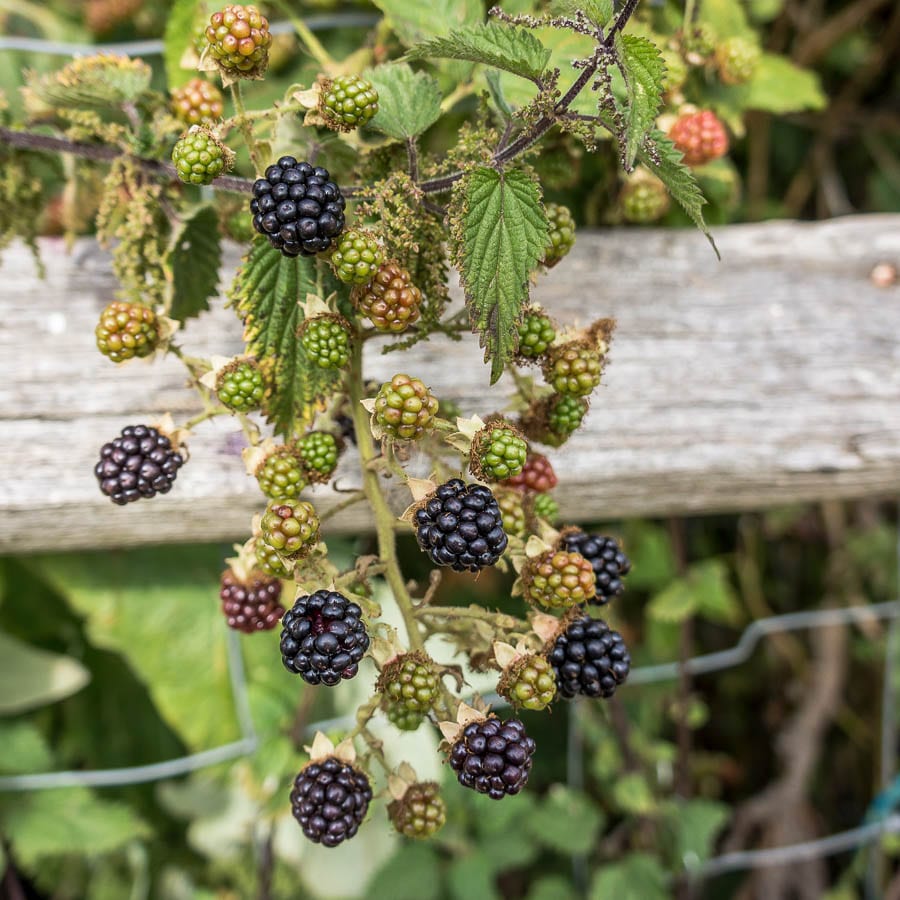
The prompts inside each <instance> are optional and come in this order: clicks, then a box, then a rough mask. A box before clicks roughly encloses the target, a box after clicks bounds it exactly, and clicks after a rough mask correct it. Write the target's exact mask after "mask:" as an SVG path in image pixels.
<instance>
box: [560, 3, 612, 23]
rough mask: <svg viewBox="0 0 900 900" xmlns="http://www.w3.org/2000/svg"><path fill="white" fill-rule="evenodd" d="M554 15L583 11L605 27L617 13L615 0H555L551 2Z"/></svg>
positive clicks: (568, 14) (593, 20) (570, 14)
mask: <svg viewBox="0 0 900 900" xmlns="http://www.w3.org/2000/svg"><path fill="white" fill-rule="evenodd" d="M550 12H551V13H552V14H553V15H554V16H574V15H575V13H576V12H583V13H584V14H585V15H586V16H587V17H588V19H589V20H590V21H591V22H593V23H594V25H599V26H600V27H601V28H605V27H606V26H607V24H608V23H609V21H610V20H611V19H612V17H613V15H614V14H615V7H614V5H613V0H554V2H552V3H551V4H550Z"/></svg>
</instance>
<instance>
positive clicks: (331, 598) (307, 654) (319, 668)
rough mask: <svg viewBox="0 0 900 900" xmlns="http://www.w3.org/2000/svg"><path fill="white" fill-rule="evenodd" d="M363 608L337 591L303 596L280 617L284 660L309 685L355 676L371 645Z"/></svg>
mask: <svg viewBox="0 0 900 900" xmlns="http://www.w3.org/2000/svg"><path fill="white" fill-rule="evenodd" d="M361 615H362V610H361V609H360V608H359V606H357V605H356V604H355V603H352V602H351V601H350V600H348V599H347V598H346V597H345V596H344V595H343V594H339V593H337V592H336V591H327V590H322V591H316V592H315V593H314V594H309V595H301V596H299V597H298V598H297V600H296V601H295V603H294V605H293V607H292V608H291V609H289V610H288V611H287V612H286V613H285V614H284V618H283V619H282V620H281V626H282V629H283V630H282V632H281V661H282V662H283V663H284V667H285V668H286V669H287V670H288V671H289V672H295V673H296V674H298V675H299V676H300V677H301V678H302V679H303V680H304V681H305V682H307V683H308V684H327V685H335V684H338V683H339V682H340V681H341V679H342V678H353V677H354V676H355V675H356V674H357V672H358V671H359V661H360V660H361V659H362V658H363V656H364V655H365V652H366V650H368V648H369V635H368V634H366V627H365V625H363V623H362V621H361V620H360V616H361Z"/></svg>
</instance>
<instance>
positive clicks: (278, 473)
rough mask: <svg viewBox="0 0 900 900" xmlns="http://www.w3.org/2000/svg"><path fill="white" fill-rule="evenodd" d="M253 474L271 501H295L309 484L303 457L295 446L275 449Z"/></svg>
mask: <svg viewBox="0 0 900 900" xmlns="http://www.w3.org/2000/svg"><path fill="white" fill-rule="evenodd" d="M253 474H254V475H255V476H256V480H257V481H258V482H259V487H260V490H261V491H262V492H263V493H264V494H265V495H266V496H267V497H268V498H269V499H271V500H293V499H294V498H295V497H299V496H300V491H302V490H303V488H305V487H306V486H307V485H308V484H309V477H308V476H307V472H306V466H305V464H304V462H303V457H302V456H301V455H300V451H299V450H298V449H297V448H296V447H295V446H294V445H293V444H279V445H278V446H277V447H274V448H273V449H272V450H271V451H270V452H269V453H268V454H267V455H266V456H265V457H264V458H263V460H262V462H261V463H260V464H259V465H258V466H257V467H256V470H255V471H254V473H253Z"/></svg>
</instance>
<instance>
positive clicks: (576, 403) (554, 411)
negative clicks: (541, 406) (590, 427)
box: [545, 394, 588, 444]
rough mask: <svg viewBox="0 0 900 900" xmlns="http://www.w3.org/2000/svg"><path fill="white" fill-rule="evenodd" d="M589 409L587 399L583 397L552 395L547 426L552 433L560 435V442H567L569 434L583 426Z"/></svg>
mask: <svg viewBox="0 0 900 900" xmlns="http://www.w3.org/2000/svg"><path fill="white" fill-rule="evenodd" d="M587 410H588V405H587V401H586V400H584V399H583V398H582V397H573V396H571V395H568V394H557V395H556V396H554V397H551V398H550V403H549V404H548V406H547V427H548V428H549V430H550V434H551V435H553V436H554V437H558V438H559V439H560V440H559V443H560V444H563V443H565V441H566V439H567V438H568V437H569V435H570V434H572V433H573V432H575V431H577V430H578V428H579V427H580V426H581V423H582V421H583V420H584V416H585V413H586V412H587ZM545 443H546V442H545Z"/></svg>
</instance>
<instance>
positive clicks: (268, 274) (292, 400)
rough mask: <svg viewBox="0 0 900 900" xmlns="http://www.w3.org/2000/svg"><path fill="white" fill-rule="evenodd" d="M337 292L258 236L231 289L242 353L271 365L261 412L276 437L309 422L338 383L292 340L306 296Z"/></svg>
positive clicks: (308, 264)
mask: <svg viewBox="0 0 900 900" xmlns="http://www.w3.org/2000/svg"><path fill="white" fill-rule="evenodd" d="M319 266H321V268H318V267H319ZM342 287H343V286H342V285H340V284H339V283H338V282H337V281H336V280H335V278H334V276H333V275H331V273H330V270H327V268H326V267H325V264H324V263H317V261H316V260H314V259H312V258H310V257H308V256H307V257H303V256H298V257H296V258H294V259H291V258H290V257H287V256H284V255H283V254H282V253H280V252H279V251H278V250H276V249H275V248H274V247H273V246H272V245H271V244H269V242H268V241H267V240H266V239H265V238H264V237H262V236H257V237H256V239H255V240H254V242H253V244H252V246H251V247H250V251H249V253H248V254H247V256H246V257H245V258H244V263H243V265H242V266H241V268H240V270H239V271H238V274H237V277H236V278H235V280H234V284H233V285H232V288H231V292H230V297H231V300H232V302H233V303H234V305H235V307H236V308H237V311H238V313H239V314H240V316H241V318H242V319H243V320H244V340H245V341H246V342H247V351H248V352H249V353H252V354H254V355H256V356H260V357H269V358H272V359H274V360H275V372H274V386H273V388H272V392H271V395H270V396H269V397H268V398H267V399H266V404H265V408H266V415H267V418H268V420H269V421H270V422H272V424H273V425H274V426H275V431H276V433H277V434H280V435H282V436H284V437H290V435H291V434H292V433H293V431H294V429H295V428H297V427H302V425H304V424H305V423H307V422H308V421H309V419H310V418H311V417H312V414H313V412H314V411H315V409H316V406H317V404H318V403H319V402H320V401H321V400H322V399H324V398H325V397H327V396H328V395H329V394H330V393H331V392H332V391H333V390H334V389H335V388H336V387H337V384H338V382H339V381H340V377H341V372H340V371H339V370H335V369H323V368H321V367H320V366H318V365H316V363H315V362H313V361H312V360H310V359H309V357H308V356H307V354H306V351H305V350H304V348H303V344H302V343H301V341H300V338H299V337H298V335H297V331H298V329H299V328H300V325H301V324H302V322H303V311H302V309H301V308H300V305H299V304H300V303H301V302H303V301H305V300H306V298H307V296H308V295H309V294H315V295H316V296H319V297H321V296H323V294H324V295H325V296H328V295H330V294H331V293H333V292H334V291H336V290H339V289H341V288H342Z"/></svg>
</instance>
